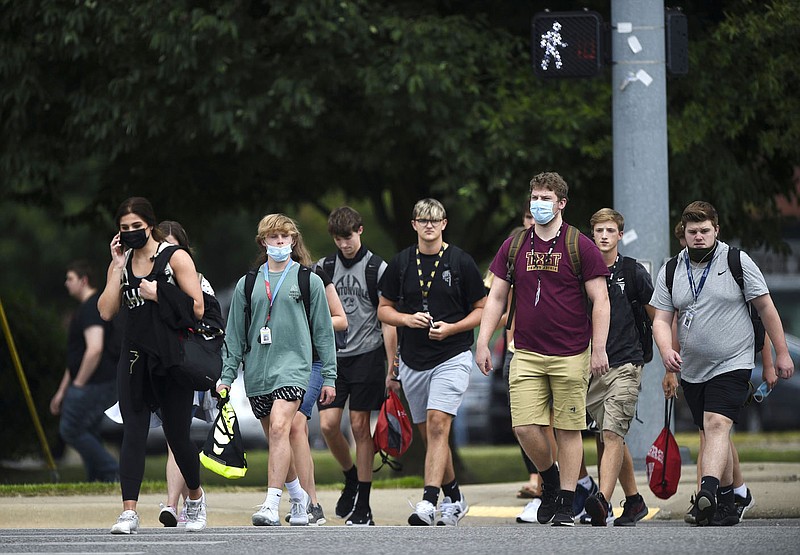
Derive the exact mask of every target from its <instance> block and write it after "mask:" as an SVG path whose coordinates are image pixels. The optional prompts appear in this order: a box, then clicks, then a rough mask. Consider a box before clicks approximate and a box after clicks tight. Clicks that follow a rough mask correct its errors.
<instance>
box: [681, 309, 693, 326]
mask: <svg viewBox="0 0 800 555" xmlns="http://www.w3.org/2000/svg"><path fill="white" fill-rule="evenodd" d="M693 318H694V310H692V309H689V310H687V311H686V314H684V315H683V327H684V328H686V329H687V330H688V329H689V327H690V326H691V325H692V319H693Z"/></svg>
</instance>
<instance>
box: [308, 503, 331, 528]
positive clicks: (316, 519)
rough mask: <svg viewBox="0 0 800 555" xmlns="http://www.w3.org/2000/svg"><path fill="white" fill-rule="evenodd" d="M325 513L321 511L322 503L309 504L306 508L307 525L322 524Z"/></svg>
mask: <svg viewBox="0 0 800 555" xmlns="http://www.w3.org/2000/svg"><path fill="white" fill-rule="evenodd" d="M326 522H327V520H325V513H324V512H323V511H322V505H320V504H319V503H317V504H316V505H310V506H309V509H308V525H309V526H322V525H323V524H325V523H326Z"/></svg>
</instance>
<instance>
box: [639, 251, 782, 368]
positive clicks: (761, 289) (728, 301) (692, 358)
mask: <svg viewBox="0 0 800 555" xmlns="http://www.w3.org/2000/svg"><path fill="white" fill-rule="evenodd" d="M728 248H729V247H728V245H727V244H725V243H723V242H722V241H719V242H718V246H717V250H716V252H715V253H714V258H713V259H712V260H711V267H710V268H709V271H708V275H707V277H706V281H705V284H704V285H703V287H702V289H701V290H700V294H699V296H698V297H697V302H696V303H695V302H694V295H693V294H692V290H691V287H690V284H689V275H688V273H687V269H686V260H687V256H688V252H687V250H686V249H684V250H682V251H681V252H680V253H679V254H678V266H677V267H676V268H675V278H674V281H673V283H672V298H670V294H669V291H668V290H667V284H666V265H664V266H662V267H661V270H660V271H659V272H658V279H657V280H656V289H655V292H654V293H653V298H652V299H651V300H650V304H651V305H652V306H653V307H655V308H657V309H659V310H667V311H670V312H674V311H675V310H677V311H678V342H679V343H680V345H681V358H682V359H683V365H682V367H681V378H682V379H684V380H686V381H687V382H690V383H703V382H707V381H708V380H710V379H711V378H713V377H714V376H718V375H720V374H724V373H725V372H731V371H733V370H742V369H751V368H753V366H755V364H754V362H753V348H754V339H753V325H752V323H751V322H750V314H749V312H748V309H747V305H746V304H745V297H746V298H747V300H748V301H750V300H752V299H754V298H756V297H760V296H762V295H765V294H767V293H769V290H768V289H767V284H766V282H765V281H764V276H763V275H762V274H761V270H759V269H758V266H756V264H755V263H754V262H753V260H752V259H751V258H750V257H749V256H748V255H747V253H745V252H741V261H742V275H743V276H744V296H742V290H741V289H739V286H738V285H737V284H736V280H734V278H733V276H732V275H731V272H730V269H729V268H728ZM705 266H706V265H705V264H703V265H701V266H700V267H697V266H695V265H690V267H691V272H692V276H693V278H694V283H695V288H697V287H698V286H699V285H700V280H701V278H702V276H703V272H704V271H705ZM690 309H693V310H690ZM689 312H693V316H692V319H691V324H690V325H689V327H688V328H687V326H686V325H685V323H686V317H687V313H689Z"/></svg>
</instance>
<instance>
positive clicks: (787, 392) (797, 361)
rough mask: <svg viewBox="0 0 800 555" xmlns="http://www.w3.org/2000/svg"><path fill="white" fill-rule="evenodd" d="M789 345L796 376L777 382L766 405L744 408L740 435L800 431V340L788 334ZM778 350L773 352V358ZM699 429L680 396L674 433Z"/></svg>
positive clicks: (753, 377)
mask: <svg viewBox="0 0 800 555" xmlns="http://www.w3.org/2000/svg"><path fill="white" fill-rule="evenodd" d="M786 343H787V344H788V346H789V355H791V357H792V361H793V362H794V369H795V373H794V375H793V376H792V377H791V378H790V379H788V380H784V379H780V378H779V379H778V383H777V384H776V385H775V388H774V389H773V390H772V392H771V393H770V394H769V395H768V396H767V397H766V398H765V399H764V401H763V402H761V403H757V402H755V401H750V403H749V404H748V405H747V406H746V407H744V409H742V412H741V414H740V416H739V423H738V424H737V425H736V427H735V428H736V430H737V431H741V432H761V431H774V430H800V411H799V410H797V403H798V400H799V399H800V338H798V337H796V336H794V335H789V334H787V335H786ZM774 353H775V351H774V350H773V356H774ZM762 372H763V366H762V364H761V355H759V356H758V357H757V358H756V366H755V368H753V371H752V373H751V374H750V383H752V384H753V389H755V388H757V387H758V386H759V385H760V384H761V382H762V381H763V380H762V378H761V373H762ZM695 429H696V427H695V426H694V424H693V423H692V416H691V413H690V411H689V407H688V406H687V405H686V401H684V399H683V398H682V396H680V397H679V399H678V402H677V403H676V404H675V430H676V431H690V430H695Z"/></svg>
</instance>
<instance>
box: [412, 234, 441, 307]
mask: <svg viewBox="0 0 800 555" xmlns="http://www.w3.org/2000/svg"><path fill="white" fill-rule="evenodd" d="M443 254H444V243H442V246H441V248H440V249H439V256H438V257H437V258H436V262H434V263H433V270H431V275H430V278H429V279H428V283H425V281H424V280H423V279H422V260H421V259H420V256H419V246H417V275H418V277H419V289H420V291H421V292H422V312H428V293H429V292H430V290H431V285H432V284H433V277H434V276H435V275H436V269H437V268H438V267H439V262H440V261H441V260H442V255H443Z"/></svg>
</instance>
